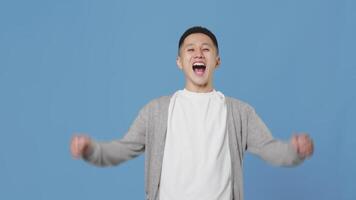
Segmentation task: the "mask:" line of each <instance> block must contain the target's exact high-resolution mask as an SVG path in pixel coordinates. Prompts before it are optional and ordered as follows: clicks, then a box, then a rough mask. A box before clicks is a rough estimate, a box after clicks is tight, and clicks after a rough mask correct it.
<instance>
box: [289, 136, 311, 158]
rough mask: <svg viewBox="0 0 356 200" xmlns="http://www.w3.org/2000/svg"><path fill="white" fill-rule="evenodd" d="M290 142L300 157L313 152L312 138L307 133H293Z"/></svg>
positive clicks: (307, 155)
mask: <svg viewBox="0 0 356 200" xmlns="http://www.w3.org/2000/svg"><path fill="white" fill-rule="evenodd" d="M291 143H292V145H293V147H294V149H295V150H296V151H297V153H298V155H299V156H301V157H302V158H308V157H310V156H311V155H312V154H313V152H314V144H313V140H312V139H311V138H310V137H309V135H308V134H305V133H302V134H298V135H294V136H293V137H292V139H291Z"/></svg>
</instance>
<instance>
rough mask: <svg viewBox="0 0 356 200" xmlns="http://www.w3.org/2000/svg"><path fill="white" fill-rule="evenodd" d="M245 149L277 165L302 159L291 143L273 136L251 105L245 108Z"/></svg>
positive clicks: (296, 162)
mask: <svg viewBox="0 0 356 200" xmlns="http://www.w3.org/2000/svg"><path fill="white" fill-rule="evenodd" d="M247 115H248V116H247V150H248V151H249V152H251V153H253V154H256V155H258V156H259V157H261V158H262V159H263V160H265V161H267V162H268V163H271V164H273V165H278V166H295V165H298V164H300V163H301V162H302V161H303V158H301V157H299V156H298V154H297V152H296V150H295V149H294V148H293V146H292V145H291V143H289V142H284V141H281V140H278V139H275V138H273V136H272V134H271V132H270V130H269V129H268V128H267V126H266V125H265V124H264V122H263V121H262V120H261V118H260V117H259V116H258V115H257V113H256V112H255V110H254V109H253V108H251V107H249V108H248V110H247Z"/></svg>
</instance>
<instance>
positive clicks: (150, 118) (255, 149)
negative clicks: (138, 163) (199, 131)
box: [84, 96, 302, 200]
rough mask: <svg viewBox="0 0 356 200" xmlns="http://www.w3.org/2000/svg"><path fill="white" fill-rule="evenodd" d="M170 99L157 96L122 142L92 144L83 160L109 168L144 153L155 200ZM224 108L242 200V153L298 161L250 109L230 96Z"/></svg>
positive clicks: (149, 195) (236, 196) (236, 192)
mask: <svg viewBox="0 0 356 200" xmlns="http://www.w3.org/2000/svg"><path fill="white" fill-rule="evenodd" d="M170 98H171V96H164V97H160V98H158V99H155V100H153V101H151V102H150V103H148V104H147V105H146V106H144V108H143V109H141V111H140V113H139V115H138V116H137V118H136V119H135V121H134V123H133V124H132V126H131V127H130V129H129V130H128V132H127V133H126V135H125V136H124V137H123V138H122V139H120V140H114V141H111V142H96V141H93V145H92V148H91V149H92V151H91V152H89V154H88V155H86V156H84V159H85V160H86V161H88V162H90V163H92V164H94V165H97V166H112V165H117V164H120V163H122V162H124V161H127V160H130V159H132V158H134V157H136V156H138V155H140V154H141V153H143V152H145V191H146V199H150V200H158V199H159V198H158V197H159V184H160V176H161V168H162V161H163V153H164V145H165V138H166V131H167V118H168V106H169V102H170ZM226 105H227V130H228V136H229V149H230V156H231V166H232V168H231V169H232V185H233V187H232V188H233V191H232V194H233V200H243V174H242V164H243V156H244V153H245V151H246V150H248V151H249V152H251V153H253V154H256V155H258V156H260V157H261V158H262V159H264V160H266V161H267V162H269V163H271V164H273V165H278V166H293V165H297V164H299V163H301V162H302V159H301V158H299V157H298V155H297V153H296V152H295V150H294V149H293V147H292V146H291V145H290V144H289V143H285V142H282V141H279V140H275V139H274V138H273V137H272V135H271V133H270V131H269V130H268V128H267V127H266V126H265V124H264V123H263V122H262V120H261V119H260V118H259V117H258V115H257V114H256V113H255V111H254V109H253V108H252V107H251V106H249V105H248V104H246V103H244V102H242V101H239V100H237V99H234V98H231V97H226Z"/></svg>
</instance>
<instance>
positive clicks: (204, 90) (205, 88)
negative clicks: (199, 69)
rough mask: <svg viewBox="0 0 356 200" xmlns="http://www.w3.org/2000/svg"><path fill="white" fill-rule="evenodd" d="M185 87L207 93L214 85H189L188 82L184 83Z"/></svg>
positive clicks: (191, 90)
mask: <svg viewBox="0 0 356 200" xmlns="http://www.w3.org/2000/svg"><path fill="white" fill-rule="evenodd" d="M185 89H186V90H188V91H190V92H196V93H208V92H212V91H213V90H214V87H213V86H212V85H210V84H208V85H204V86H191V85H189V84H186V85H185Z"/></svg>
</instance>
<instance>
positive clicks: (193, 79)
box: [177, 33, 220, 92]
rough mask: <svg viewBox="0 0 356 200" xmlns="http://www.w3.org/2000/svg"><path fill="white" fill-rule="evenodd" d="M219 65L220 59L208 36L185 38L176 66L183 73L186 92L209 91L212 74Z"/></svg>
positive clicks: (211, 87) (196, 35)
mask: <svg viewBox="0 0 356 200" xmlns="http://www.w3.org/2000/svg"><path fill="white" fill-rule="evenodd" d="M219 64H220V57H219V55H218V53H217V49H216V47H215V45H214V43H213V41H212V40H211V39H210V37H209V36H207V35H205V34H202V33H193V34H191V35H189V36H188V37H186V38H185V40H184V42H183V44H182V46H181V49H180V52H179V55H178V57H177V65H178V67H179V68H180V69H181V70H183V72H184V75H185V78H186V88H187V89H188V90H191V91H195V92H209V91H211V90H212V89H213V72H214V70H215V68H216V67H217V66H218V65H219Z"/></svg>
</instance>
